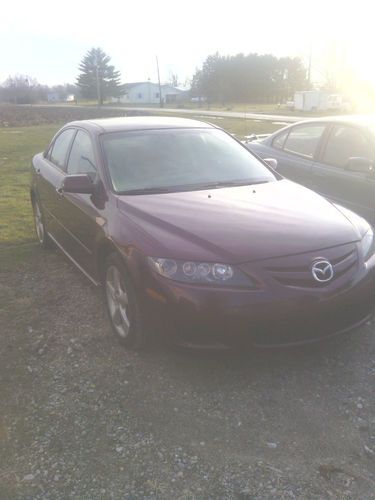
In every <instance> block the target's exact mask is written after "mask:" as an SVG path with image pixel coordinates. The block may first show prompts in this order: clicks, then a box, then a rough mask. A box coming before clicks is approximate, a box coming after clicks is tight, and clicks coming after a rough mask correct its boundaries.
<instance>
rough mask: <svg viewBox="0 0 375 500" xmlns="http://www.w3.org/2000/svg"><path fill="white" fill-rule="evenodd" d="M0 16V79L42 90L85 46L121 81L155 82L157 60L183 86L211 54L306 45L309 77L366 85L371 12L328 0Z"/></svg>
mask: <svg viewBox="0 0 375 500" xmlns="http://www.w3.org/2000/svg"><path fill="white" fill-rule="evenodd" d="M1 16H2V21H1V31H0V51H1V56H0V82H2V81H4V80H5V79H6V78H7V76H8V75H10V74H15V73H22V74H28V75H30V76H32V77H34V78H37V80H38V81H39V82H41V83H47V84H57V83H63V82H74V81H75V78H76V76H77V72H78V71H77V68H78V65H79V62H80V60H81V59H82V57H83V56H84V54H85V52H86V51H87V50H88V49H90V48H91V47H92V46H100V47H102V48H103V49H104V50H105V51H106V52H107V53H108V54H109V55H110V56H111V57H112V62H113V64H114V65H115V66H116V68H117V69H119V70H120V71H121V73H122V75H123V80H124V81H127V82H129V81H137V80H146V79H147V78H151V80H155V79H156V67H155V55H156V54H157V55H158V57H159V63H160V70H161V77H162V80H167V79H168V77H169V74H170V73H171V72H174V73H177V74H178V76H179V79H180V81H181V82H183V81H184V80H185V79H186V78H187V77H191V76H192V74H193V73H194V71H195V68H196V67H197V66H200V65H201V64H202V62H203V61H204V59H205V58H206V56H207V55H208V54H210V53H213V52H215V51H216V50H218V51H219V52H220V53H222V54H235V53H238V52H244V53H248V52H258V53H273V54H275V55H277V56H284V55H290V56H299V57H301V58H302V59H303V60H304V61H305V62H307V59H308V54H309V47H310V44H311V43H312V46H313V69H314V74H315V76H316V78H321V77H322V75H323V74H324V73H325V72H327V71H329V70H330V69H332V67H333V66H335V65H336V66H338V67H339V68H338V69H339V70H340V65H341V66H342V65H346V66H350V67H353V68H355V71H356V72H357V73H358V75H361V77H362V76H363V77H364V78H367V79H369V80H371V81H373V82H374V85H375V68H374V67H373V65H372V46H373V43H372V40H371V39H370V36H372V35H371V34H372V24H373V15H372V12H371V10H369V3H368V2H365V1H362V0H359V1H357V2H356V3H355V4H354V5H353V4H352V5H349V4H348V5H346V4H344V3H343V2H342V1H341V2H339V1H336V0H332V1H330V2H327V1H325V2H324V1H321V0H315V1H314V2H311V0H309V1H307V0H299V1H297V0H296V1H294V0H284V1H283V2H281V1H275V0H267V1H265V2H260V1H259V0H256V1H252V0H246V1H245V0H231V2H229V1H225V2H224V3H219V2H218V1H213V0H206V1H203V0H201V1H197V0H190V1H189V2H176V1H175V0H174V1H172V0H159V1H157V2H156V1H148V0H144V1H143V2H138V3H137V2H121V3H120V2H116V1H113V0H107V1H106V2H103V3H101V4H100V6H99V4H98V5H97V4H96V3H95V2H92V1H90V2H88V1H81V2H78V1H72V0H65V1H64V2H63V3H59V4H53V3H52V4H51V2H47V1H41V0H33V1H29V2H26V1H25V0H20V1H19V2H13V4H12V3H10V2H7V3H6V4H5V3H3V5H2V7H1ZM369 61H370V63H369ZM341 69H342V68H341ZM319 75H320V76H319Z"/></svg>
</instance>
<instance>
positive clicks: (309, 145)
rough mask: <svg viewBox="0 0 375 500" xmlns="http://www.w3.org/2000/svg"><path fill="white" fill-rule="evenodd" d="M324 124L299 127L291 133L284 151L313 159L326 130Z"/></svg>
mask: <svg viewBox="0 0 375 500" xmlns="http://www.w3.org/2000/svg"><path fill="white" fill-rule="evenodd" d="M325 127H326V126H325V125H324V124H309V125H298V126H297V127H294V128H292V129H291V131H290V132H289V135H288V138H287V139H286V142H285V145H284V150H285V151H288V152H289V153H295V154H298V155H301V156H305V157H306V158H313V157H314V154H315V152H316V149H317V147H318V144H319V141H320V139H321V137H322V135H323V132H324V130H325Z"/></svg>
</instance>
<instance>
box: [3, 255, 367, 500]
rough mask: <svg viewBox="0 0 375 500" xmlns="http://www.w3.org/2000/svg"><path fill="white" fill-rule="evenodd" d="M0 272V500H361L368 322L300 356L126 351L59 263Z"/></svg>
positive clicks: (18, 260) (18, 265) (88, 293)
mask: <svg viewBox="0 0 375 500" xmlns="http://www.w3.org/2000/svg"><path fill="white" fill-rule="evenodd" d="M9 252H10V253H9ZM18 252H19V250H18ZM0 261H1V264H2V265H1V276H0V325H1V327H0V333H1V348H0V401H1V413H0V498H1V499H13V498H17V499H42V498H43V499H71V498H72V499H73V498H74V499H107V498H108V499H137V498H149V499H156V498H160V499H161V498H162V499H164V498H165V499H200V498H202V499H209V498H212V499H217V498H225V499H227V498H230V499H231V498H233V499H242V500H246V499H268V498H272V499H274V498H277V499H279V498H283V499H284V498H285V499H295V498H298V499H318V498H319V499H320V498H324V499H326V498H337V499H345V498H347V499H349V498H350V499H352V498H355V499H357V498H358V499H359V498H360V499H370V498H375V412H374V410H375V394H374V386H375V384H374V383H375V337H374V325H373V324H371V323H369V324H368V325H366V326H365V327H363V328H362V329H361V330H359V331H357V332H355V333H354V334H351V335H350V336H346V337H343V338H340V339H337V340H335V341H331V342H330V343H325V344H322V345H319V346H316V347H314V348H311V347H310V348H305V349H285V350H278V351H259V350H258V351H249V352H242V353H238V352H237V353H236V352H220V353H219V352H209V353H207V352H197V351H187V350H176V349H172V348H171V347H167V346H163V345H157V346H156V347H154V348H153V349H151V350H149V351H148V352H145V353H141V354H136V353H133V352H127V351H126V350H124V349H123V348H122V347H121V346H120V345H119V344H118V342H117V340H116V338H115V337H114V336H113V334H112V333H111V331H110V328H109V324H108V321H107V319H106V316H105V310H104V306H103V303H102V298H101V293H100V291H99V290H97V289H95V288H93V287H92V286H91V285H90V284H89V283H88V282H87V281H86V279H85V278H84V277H83V276H81V275H80V274H79V273H78V271H76V270H75V269H74V268H73V267H72V266H71V265H70V263H68V262H67V261H66V260H65V259H64V258H63V257H62V255H61V254H60V253H58V252H57V251H44V250H42V249H39V247H38V246H36V245H28V246H25V248H24V249H23V250H22V253H21V254H20V255H18V254H17V252H12V251H11V250H8V255H5V254H4V253H3V254H2V255H1V256H0Z"/></svg>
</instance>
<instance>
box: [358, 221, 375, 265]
mask: <svg viewBox="0 0 375 500" xmlns="http://www.w3.org/2000/svg"><path fill="white" fill-rule="evenodd" d="M373 243H374V233H373V230H372V229H371V228H369V230H368V231H367V233H366V234H365V235H364V237H363V238H362V240H361V242H360V246H361V251H362V255H363V258H364V260H367V259H368V258H369V257H370V255H371V254H372V253H373V251H374V245H373Z"/></svg>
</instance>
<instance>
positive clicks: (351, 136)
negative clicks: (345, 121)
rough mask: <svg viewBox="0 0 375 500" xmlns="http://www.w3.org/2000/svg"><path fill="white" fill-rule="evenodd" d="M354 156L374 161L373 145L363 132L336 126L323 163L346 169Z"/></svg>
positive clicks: (345, 126)
mask: <svg viewBox="0 0 375 500" xmlns="http://www.w3.org/2000/svg"><path fill="white" fill-rule="evenodd" d="M353 156H359V157H361V158H368V159H371V160H372V159H373V152H372V148H371V145H370V144H369V142H368V140H367V139H366V137H365V136H364V134H363V132H362V131H361V130H358V129H356V128H355V127H348V126H347V125H336V126H335V127H333V130H332V132H331V134H330V136H329V139H328V142H327V146H326V149H325V151H324V155H323V162H324V163H327V164H328V165H333V166H335V167H341V168H345V166H346V163H347V161H348V160H349V158H351V157H353Z"/></svg>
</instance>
